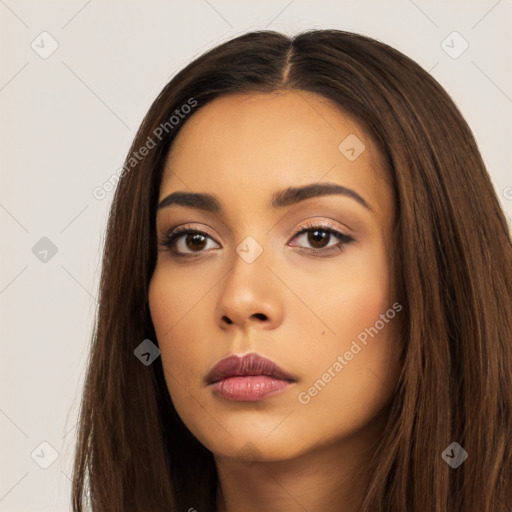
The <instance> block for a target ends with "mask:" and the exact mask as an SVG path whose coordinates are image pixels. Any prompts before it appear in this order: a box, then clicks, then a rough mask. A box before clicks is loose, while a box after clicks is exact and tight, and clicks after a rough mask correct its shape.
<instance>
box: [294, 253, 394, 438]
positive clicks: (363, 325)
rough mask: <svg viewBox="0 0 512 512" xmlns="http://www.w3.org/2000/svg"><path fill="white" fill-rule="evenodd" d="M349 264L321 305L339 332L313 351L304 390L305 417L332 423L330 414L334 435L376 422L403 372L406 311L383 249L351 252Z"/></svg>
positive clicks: (332, 282)
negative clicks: (401, 327) (398, 298)
mask: <svg viewBox="0 0 512 512" xmlns="http://www.w3.org/2000/svg"><path fill="white" fill-rule="evenodd" d="M343 263H344V265H340V267H339V271H338V273H333V274H332V276H331V278H330V281H329V285H328V287H327V288H326V289H325V293H324V294H323V297H322V298H321V299H318V300H317V302H316V308H317V309H316V311H322V312H323V313H322V320H323V321H324V323H325V324H326V325H327V326H328V327H329V328H330V329H331V331H333V332H331V333H330V336H329V338H328V339H326V340H325V341H322V342H321V346H319V343H314V344H312V345H311V346H310V347H309V350H308V356H309V357H307V360H308V361H309V364H308V370H307V374H308V375H307V377H306V379H305V381H304V383H303V385H301V387H300V390H299V391H300V392H303V393H305V394H303V395H301V396H302V401H300V400H299V403H301V404H302V405H303V406H304V409H305V410H304V413H306V414H309V415H311V416H310V417H326V418H327V416H326V413H327V411H330V412H329V414H328V417H329V421H326V422H325V423H324V428H326V429H329V428H331V429H332V434H333V435H336V432H340V431H344V430H345V431H346V429H351V428H354V429H356V428H358V427H360V426H361V425H363V424H364V423H366V422H368V421H369V420H371V418H372V417H373V416H374V415H375V414H376V413H377V412H378V411H379V409H380V408H381V407H382V406H383V405H385V403H386V402H387V401H388V400H389V398H390V397H391V396H392V394H393V391H394V389H395V386H396V383H397V379H398V376H399V373H400V367H399V347H400V340H398V338H397V332H398V330H397V327H398V325H399V321H400V315H401V313H400V312H399V311H397V310H398V309H400V310H401V306H400V305H396V306H395V308H393V303H394V300H393V294H392V290H391V289H390V275H389V267H388V263H387V259H386V253H385V251H384V249H383V247H381V246H378V247H376V248H375V250H373V251H372V250H368V249H367V248H366V249H365V251H364V253H363V251H361V252H360V253H358V252H355V251H354V253H353V254H351V255H350V257H348V253H347V258H345V259H344V262H343ZM310 296H311V297H312V298H313V297H314V295H312V294H311V295H310ZM303 357H306V354H304V355H303ZM305 402H307V403H305ZM306 411H307V412H306ZM314 423H315V422H312V428H314ZM341 424H343V427H344V428H340V427H341ZM329 425H330V426H329Z"/></svg>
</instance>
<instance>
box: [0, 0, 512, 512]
mask: <svg viewBox="0 0 512 512" xmlns="http://www.w3.org/2000/svg"><path fill="white" fill-rule="evenodd" d="M511 22H512V1H511V0H500V1H496V0H479V1H472V2H471V1H468V0H464V1H462V0H461V1H444V0H443V1H441V0H436V1H427V0H414V1H413V0H395V1H382V0H380V1H378V0H373V1H370V0H357V1H342V0H337V1H334V0H333V1H328V0H315V1H311V2H307V1H303V0H292V1H290V0H279V1H261V0H258V1H256V0H254V1H235V0H192V1H187V2H176V1H165V2H164V1H146V2H144V1H142V0H139V1H135V0H131V1H126V0H125V1H123V2H121V1H112V0H103V1H100V0H89V1H86V0H68V1H59V2H57V1H48V0H47V1H45V2H41V1H36V0H33V1H28V0H0V38H1V44H2V50H3V51H2V53H1V59H0V64H1V65H0V109H1V112H0V119H1V123H0V141H1V142H0V144H1V145H0V161H1V169H2V171H1V178H0V184H1V186H0V226H1V239H2V251H1V258H2V260H1V266H0V269H1V271H0V308H1V333H2V337H1V351H2V356H1V359H0V379H1V382H0V443H1V445H0V449H1V451H0V453H1V456H0V460H1V462H0V464H1V469H0V511H9V512H15V511H46V512H47V511H50V510H51V511H67V510H70V476H71V463H72V458H73V452H74V442H75V433H76V428H75V427H76V418H77V413H78V407H79V403H80V396H81V391H82V385H83V378H84V371H85V363H86V360H87V356H88V351H89V346H90V336H91V331H92V326H93V320H94V313H95V309H96V306H97V304H96V297H97V292H98V277H99V272H100V265H101V251H102V248H103V243H104V238H103V237H104V230H105V225H106V220H107V215H108V210H109V207H110V203H111V200H112V195H113V193H112V192H107V193H106V194H105V197H103V198H102V199H97V198H95V196H94V195H93V191H94V190H95V188H96V187H101V186H102V185H103V184H104V183H105V182H106V181H108V180H109V178H110V177H111V176H112V175H113V174H115V172H116V171H117V169H119V168H120V167H121V166H122V164H123V160H124V158H125V156H126V154H127V152H128V149H129V146H130V143H131V141H132V138H133V137H134V135H135V132H136V130H137V128H138V126H139V124H140V122H141V120H142V118H143V116H144V114H145V113H146V111H147V109H148V108H149V106H150V104H151V103H152V101H153V100H154V98H155V97H156V96H157V94H158V93H159V91H160V90H161V89H162V88H163V86H164V85H165V84H166V83H167V82H168V81H169V80H170V78H171V77H172V76H173V75H174V74H175V73H176V72H177V71H178V70H179V69H181V68H182V67H183V66H185V65H186V64H187V63H188V62H190V61H191V60H192V59H193V58H194V57H196V56H198V55H199V54H200V53H202V52H204V51H205V50H207V49H209V48H211V47H213V46H215V45H216V44H218V43H220V42H223V41H225V40H227V39H230V38H231V37H234V36H236V35H239V34H242V33H244V32H247V31H249V30H254V29H265V28H266V29H273V30H277V31H281V32H284V33H287V34H294V33H296V32H298V31H300V30H303V29H307V28H338V29H343V30H349V31H354V32H359V33H362V34H366V35H369V36H372V37H374V38H376V39H380V40H382V41H384V42H386V43H388V44H390V45H391V46H393V47H395V48H397V49H398V50H400V51H402V52H403V53H405V54H407V55H408V56H410V57H412V58H413V59H414V60H416V61H417V62H418V63H419V64H420V65H421V66H422V67H423V68H424V69H426V70H427V71H429V72H430V73H431V74H432V75H433V76H434V77H435V78H436V79H437V80H438V81H439V82H440V83H441V84H442V85H443V86H444V87H445V89H446V90H447V91H448V93H449V94H450V95H451V96H452V98H453V99H454V100H455V102H456V103H457V105H458V106H459V108H460V109H461V111H462V113H463V115H464V116H465V118H466V119H467V121H468V122H469V124H470V126H471V127H472V129H473V132H474V134H475V137H476V139H477V142H478V144H479V147H480V150H481V152H482V154H483V157H484V159H485V162H486V165H487V166H488V170H489V172H490V174H491V176H492V179H493V183H494V185H495V188H496V192H497V194H498V196H499V198H500V200H501V202H502V204H503V207H504V209H505V211H506V213H507V216H508V218H509V219H510V218H511V217H512V173H511V167H510V143H511V141H512V116H511V114H512V99H511V98H512V73H511V62H512V59H511V48H512V41H511V39H512V36H511V34H512V31H510V26H511ZM454 32H456V34H454ZM466 46H467V48H466ZM507 48H508V50H507ZM463 50H464V51H463ZM52 52H53V53H52ZM107 188H108V187H107ZM45 466H47V467H46V468H45Z"/></svg>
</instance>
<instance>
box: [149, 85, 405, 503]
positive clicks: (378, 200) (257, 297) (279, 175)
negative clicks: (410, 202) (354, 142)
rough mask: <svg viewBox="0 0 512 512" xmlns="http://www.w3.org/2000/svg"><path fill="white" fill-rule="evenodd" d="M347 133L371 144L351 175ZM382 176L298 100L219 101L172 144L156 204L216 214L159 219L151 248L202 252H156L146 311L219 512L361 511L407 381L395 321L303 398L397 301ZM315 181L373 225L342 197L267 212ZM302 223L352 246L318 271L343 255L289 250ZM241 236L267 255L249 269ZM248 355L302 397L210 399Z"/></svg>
mask: <svg viewBox="0 0 512 512" xmlns="http://www.w3.org/2000/svg"><path fill="white" fill-rule="evenodd" d="M350 134H355V135H356V136H357V137H358V138H359V139H360V140H361V141H363V143H364V144H365V149H364V151H363V152H362V153H361V154H360V156H359V157H358V158H357V159H356V160H354V161H350V160H349V159H348V158H346V156H345V155H344V154H343V153H342V152H341V151H340V150H339V149H338V146H339V144H340V143H341V142H342V141H343V140H344V139H345V138H346V137H347V136H348V135H350ZM386 176H387V175H386V171H385V166H384V162H383V159H382V157H381V155H380V153H379V151H378V150H377V148H376V146H375V144H374V143H373V142H372V140H371V139H370V138H369V137H368V136H367V134H366V133H365V132H364V131H363V130H362V129H361V127H360V126H359V125H358V124H357V123H356V122H355V121H354V120H352V119H351V118H350V117H349V116H347V115H346V114H344V113H343V112H342V111H341V110H340V109H339V108H337V107H336V106H334V105H333V104H332V103H331V102H329V101H328V100H327V99H325V98H323V97H322V96H319V95H316V94H313V93H307V92H303V91H278V92H276V93H270V94H269V93H267V94H236V95H229V96H225V97H223V98H218V99H216V100H214V101H213V102H211V103H209V104H207V105H206V106H204V107H202V108H201V109H199V110H197V111H196V112H195V113H194V114H193V115H192V116H191V117H190V118H189V119H188V120H187V121H186V122H185V124H184V125H183V128H182V130H181V131H180V132H179V134H178V136H177V138H176V140H175V142H174V144H173V147H172V150H171V152H170V153H169V157H168V159H167V162H166V165H165V170H164V175H163V179H162V183H161V187H160V194H159V200H160V201H161V200H162V199H163V198H165V197H166V196H167V195H168V194H170V193H172V192H176V191H184V192H202V193H213V194H215V195H216V196H217V197H218V199H219V201H220V203H221V205H222V211H221V212H218V213H211V212H205V211H202V210H199V209H195V208H189V207H184V206H177V205H171V206H169V207H167V208H162V209H161V210H159V211H158V213H157V236H158V239H159V241H162V240H163V238H164V237H165V235H166V234H167V233H168V231H169V230H170V229H171V228H174V227H177V226H180V225H183V224H186V225H187V227H190V228H191V229H199V230H202V231H206V232H207V233H208V236H209V237H211V239H210V238H206V239H205V240H201V239H200V240H199V242H202V243H203V245H201V243H198V242H197V240H196V242H195V243H194V241H193V240H192V242H190V238H191V237H189V244H188V245H187V243H186V242H187V235H182V236H181V240H180V241H179V242H177V246H175V249H176V250H177V251H180V252H185V253H188V254H192V255H193V254H199V257H197V258H190V259H188V260H187V259H186V258H179V257H177V256H175V255H173V252H172V251H171V249H169V248H166V247H163V246H159V253H158V261H157V264H156V268H155V271H154V274H153V276H152V279H151V283H150V288H149V302H150V310H151V315H152V320H153V323H154V326H155V329H156V333H157V338H158V342H159V346H160V350H161V357H162V364H163V367H164V372H165V377H166V382H167V386H168V389H169V393H170V395H171V398H172V400H173V403H174V405H175V407H176V410H177V412H178V414H179V415H180V417H181V418H182V420H183V422H184V423H185V424H186V425H187V427H188V428H189V429H190V431H191V432H192V433H193V434H194V435H195V436H196V437H197V439H199V441H200V442H201V443H203V444H204V446H206V447H207V448H208V449H209V450H210V451H212V452H213V454H214V457H215V462H216V465H217V469H218V473H219V488H218V502H217V510H218V511H220V512H235V511H236V512H246V511H247V512H248V511H251V512H259V511H262V512H263V511H265V512H273V511H282V510H287V511H290V512H293V511H304V510H308V512H315V511H320V510H321V511H322V512H323V511H325V510H344V511H345V512H353V511H354V512H355V511H356V510H357V508H358V506H359V505H360V504H361V501H362V499H363V497H364V485H366V484H367V483H368V477H367V475H366V474H365V473H364V471H368V470H369V469H370V468H371V467H372V464H373V463H374V461H373V457H372V454H373V450H374V445H375V443H376V442H377V441H378V440H379V436H381V435H382V431H383V426H384V422H385V419H386V413H387V411H388V407H389V404H390V401H391V400H392V398H393V395H394V392H395V389H396V386H397V383H398V379H399V375H400V371H401V366H400V363H399V354H400V349H401V341H400V340H399V339H398V335H397V329H398V324H399V322H400V315H401V314H402V315H403V313H397V314H396V316H395V318H394V319H392V320H389V322H387V323H385V325H384V327H383V328H382V329H380V330H379V331H378V334H377V335H375V336H374V337H373V338H371V337H368V340H367V345H362V344H361V343H359V345H360V346H361V347H362V348H361V350H360V351H359V352H358V353H357V354H356V355H354V356H353V358H352V360H350V361H346V359H345V362H346V363H347V364H346V366H344V367H343V369H342V370H341V371H338V372H336V371H334V372H333V370H331V375H332V373H334V374H335V377H332V376H331V379H330V382H328V383H326V384H325V386H324V387H323V388H322V389H321V391H319V392H317V394H316V395H315V396H310V401H309V402H308V403H307V404H304V403H301V402H300V401H299V400H298V396H299V393H301V392H302V393H303V395H302V396H303V397H304V393H307V391H308V389H309V388H310V387H311V386H312V385H313V384H314V383H315V382H316V381H318V380H319V379H322V375H324V374H325V373H326V372H328V369H329V368H332V367H333V364H334V363H335V362H336V361H337V358H338V356H340V355H341V356H343V354H345V352H346V351H347V350H350V347H351V344H352V342H353V341H354V340H357V336H358V335H359V334H360V333H361V332H362V331H364V329H365V328H369V327H371V326H374V325H375V322H376V321H377V320H379V318H381V317H380V315H381V314H385V313H386V311H387V310H389V309H390V308H391V306H392V304H393V303H394V302H395V297H394V291H393V290H394V287H393V276H392V275H391V273H390V253H389V247H388V245H387V243H386V236H389V235H390V233H391V228H392V226H393V222H394V219H395V203H394V198H393V193H392V189H391V187H390V185H389V183H388V181H387V177H386ZM318 182H320V183H325V182H330V183H336V184H339V185H342V186H344V187H348V188H350V189H352V190H354V191H355V192H357V193H358V194H359V195H360V196H362V197H363V198H364V200H365V201H366V202H367V203H368V205H369V206H370V207H371V209H372V210H369V209H367V208H365V207H364V206H362V205H361V204H360V203H358V202H357V201H356V200H354V199H353V198H351V197H347V196H344V195H338V194H330V195H323V196H320V197H313V198H309V199H307V200H305V201H301V202H300V203H297V204H294V205H290V206H287V207H283V208H280V209H278V210H272V209H269V208H268V207H267V204H268V202H269V201H270V199H271V197H272V194H274V193H275V192H278V191H281V190H283V189H286V188H287V187H297V186H301V185H308V184H311V183H318ZM308 223H309V224H311V223H313V224H318V223H320V224H321V225H322V226H323V225H325V224H327V225H328V227H331V228H332V229H335V230H337V231H339V232H341V233H343V234H345V235H349V236H351V237H352V238H353V239H354V241H353V242H352V243H349V244H347V245H345V246H344V248H343V250H339V249H335V250H334V251H333V250H332V249H331V251H330V253H329V255H328V256H325V255H324V256H322V254H327V253H326V252H324V253H322V252H321V251H328V249H329V248H331V247H333V246H336V245H338V246H340V240H339V239H337V238H336V237H333V236H332V235H331V237H330V238H329V237H327V240H325V242H324V245H323V246H322V243H319V242H317V244H319V245H314V242H315V239H313V240H311V233H312V232H314V231H315V230H314V229H312V230H311V231H310V237H309V238H308V234H307V233H306V234H302V235H298V236H295V233H296V232H298V231H300V230H301V229H302V228H303V227H304V226H305V224H308ZM248 236H251V237H253V238H254V239H255V240H256V241H257V242H258V244H259V245H260V246H261V248H262V249H263V252H262V253H261V254H260V255H259V256H258V257H257V258H256V259H255V260H254V261H253V262H252V263H247V262H246V261H245V260H244V259H243V258H242V257H241V256H239V254H238V253H237V252H236V248H237V246H239V244H241V242H242V241H243V240H244V239H245V238H246V237H248ZM317 240H318V239H317ZM315 247H316V250H317V252H316V253H315V252H314V251H315ZM322 247H324V248H322ZM308 251H309V252H308ZM227 319H229V320H230V321H229V320H227ZM248 352H256V353H258V354H260V355H262V356H265V357H267V358H269V359H271V360H273V361H274V362H276V363H277V364H278V365H279V366H281V367H282V368H284V369H285V370H286V371H288V372H290V373H292V374H293V375H295V376H296V377H297V378H298V382H296V383H294V384H292V385H291V386H290V387H288V388H287V389H286V390H285V391H284V392H282V393H280V394H277V395H274V396H271V397H268V398H266V399H264V400H261V401H258V402H233V401H228V400H226V399H224V398H222V397H218V396H215V395H214V394H213V393H212V391H211V389H210V388H209V387H208V386H206V385H205V384H204V381H203V379H204V378H205V376H206V374H207V373H208V372H209V370H210V369H211V368H212V367H213V366H214V365H215V364H216V363H217V362H218V361H219V360H221V359H223V358H224V357H226V356H228V355H231V354H244V353H248ZM249 443H250V444H249ZM340 507H343V508H342V509H341V508H340Z"/></svg>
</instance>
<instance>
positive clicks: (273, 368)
mask: <svg viewBox="0 0 512 512" xmlns="http://www.w3.org/2000/svg"><path fill="white" fill-rule="evenodd" d="M248 375H267V376H269V377H274V378H276V379H281V380H287V381H289V382H296V381H297V378H296V377H294V376H293V375H291V374H289V373H288V372H286V371H285V370H283V369H282V368H281V367H280V366H278V365H277V364H276V363H274V361H271V360H270V359H267V358H266V357H263V356H260V355H258V354H255V353H251V354H245V355H243V356H237V355H231V356H229V357H225V358H224V359H221V360H220V361H219V362H218V363H217V364H216V365H215V366H214V367H213V368H212V369H211V370H210V372H209V373H208V375H207V376H206V382H207V383H208V384H213V383H214V382H217V381H219V380H222V379H226V378H228V377H237V376H248Z"/></svg>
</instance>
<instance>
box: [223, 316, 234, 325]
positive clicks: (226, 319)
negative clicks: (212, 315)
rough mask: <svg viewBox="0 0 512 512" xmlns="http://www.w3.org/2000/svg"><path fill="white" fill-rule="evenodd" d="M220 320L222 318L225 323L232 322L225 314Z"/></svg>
mask: <svg viewBox="0 0 512 512" xmlns="http://www.w3.org/2000/svg"><path fill="white" fill-rule="evenodd" d="M222 320H224V321H225V322H226V323H227V324H232V323H233V322H232V321H231V320H230V319H229V318H228V317H227V316H226V315H224V316H223V317H222Z"/></svg>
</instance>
